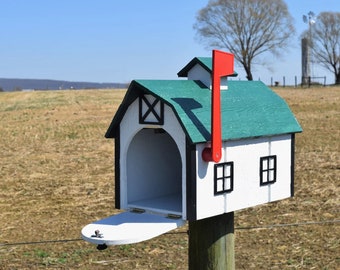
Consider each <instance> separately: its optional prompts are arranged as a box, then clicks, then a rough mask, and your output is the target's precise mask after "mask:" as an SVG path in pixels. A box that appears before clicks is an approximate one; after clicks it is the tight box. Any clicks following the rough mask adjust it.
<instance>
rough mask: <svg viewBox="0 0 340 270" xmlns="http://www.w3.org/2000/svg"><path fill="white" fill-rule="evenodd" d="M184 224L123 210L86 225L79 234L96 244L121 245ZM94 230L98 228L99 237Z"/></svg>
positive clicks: (136, 241)
mask: <svg viewBox="0 0 340 270" xmlns="http://www.w3.org/2000/svg"><path fill="white" fill-rule="evenodd" d="M184 224H185V221H184V220H182V219H170V218H167V217H164V216H160V215H153V214H149V213H131V212H124V213H121V214H117V215H114V216H110V217H108V218H105V219H102V220H99V221H96V222H93V223H91V224H88V225H86V226H85V227H84V228H83V229H82V231H81V235H82V238H83V239H84V240H85V241H88V242H90V243H93V244H97V245H102V244H106V245H108V246H110V245H123V244H132V243H138V242H142V241H145V240H148V239H151V238H154V237H157V236H159V235H161V234H164V233H166V232H168V231H171V230H173V229H176V228H178V227H180V226H182V225H184ZM96 230H99V233H100V234H101V236H102V237H101V238H98V237H94V236H95V231H96Z"/></svg>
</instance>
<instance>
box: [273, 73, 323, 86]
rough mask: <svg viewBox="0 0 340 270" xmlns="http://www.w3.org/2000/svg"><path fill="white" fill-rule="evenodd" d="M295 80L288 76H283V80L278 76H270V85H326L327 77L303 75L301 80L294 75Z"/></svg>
mask: <svg viewBox="0 0 340 270" xmlns="http://www.w3.org/2000/svg"><path fill="white" fill-rule="evenodd" d="M293 79H294V80H293V81H292V79H291V78H287V77H286V76H282V80H281V78H280V79H277V78H275V79H274V78H273V77H271V78H270V86H271V87H273V86H275V87H277V86H282V87H286V86H294V87H308V88H309V87H311V86H324V87H325V86H326V81H327V77H326V76H322V77H316V76H308V77H304V76H302V77H301V80H300V82H299V80H298V76H294V78H293Z"/></svg>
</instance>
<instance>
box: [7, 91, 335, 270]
mask: <svg viewBox="0 0 340 270" xmlns="http://www.w3.org/2000/svg"><path fill="white" fill-rule="evenodd" d="M274 90H275V91H276V92H277V93H278V94H279V95H280V96H282V97H283V98H285V99H286V101H287V102H288V103H289V105H290V107H291V109H292V111H293V112H294V113H295V115H296V117H297V119H298V120H299V122H300V124H301V125H302V127H303V129H304V131H303V133H301V134H298V135H297V136H296V176H295V197H294V198H292V199H288V200H283V201H280V202H276V203H271V204H267V205H263V206H259V207H255V208H251V209H247V210H244V211H239V212H236V213H235V222H236V224H235V227H236V228H237V229H236V231H235V237H236V239H235V253H236V269H340V244H339V240H340V223H339V222H334V221H336V220H337V221H339V220H340V212H339V209H340V203H339V202H340V199H339V194H340V187H339V186H340V179H339V178H340V156H339V152H340V151H339V150H340V149H339V148H340V136H339V135H340V87H325V88H312V89H299V88H298V89H294V88H275V89H274ZM124 94H125V91H123V90H96V91H95V90H84V91H49V92H48V91H46V92H44V91H41V92H15V93H0V120H1V127H0V137H1V144H0V145H1V151H0V162H1V163H0V166H1V170H0V269H4V270H5V269H6V270H7V269H187V268H188V260H187V254H188V236H187V227H184V228H180V229H178V230H176V231H173V232H171V233H169V234H166V235H162V236H160V237H157V238H155V239H152V240H150V241H146V242H142V243H138V244H134V245H125V246H113V247H109V248H108V249H106V250H104V251H98V250H97V249H96V246H95V245H91V244H89V243H86V242H84V241H82V240H80V231H81V228H82V227H83V226H84V225H86V224H88V223H89V222H92V221H94V220H96V219H100V218H103V217H106V216H108V215H111V214H113V213H116V212H117V210H115V209H114V182H113V180H114V168H113V164H114V155H113V145H114V144H113V141H112V140H109V139H105V138H104V134H105V132H106V129H107V128H108V126H109V124H110V122H111V119H112V117H113V115H114V114H115V112H116V110H117V108H118V106H119V104H120V102H121V100H122V98H123V96H124ZM329 221H332V222H329ZM306 222H314V223H313V224H306ZM315 222H318V223H315ZM296 223H301V225H294V226H282V227H273V226H269V227H267V225H271V224H296ZM249 227H257V228H249ZM242 228H247V229H242Z"/></svg>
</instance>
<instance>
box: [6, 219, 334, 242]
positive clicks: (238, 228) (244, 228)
mask: <svg viewBox="0 0 340 270" xmlns="http://www.w3.org/2000/svg"><path fill="white" fill-rule="evenodd" d="M336 223H340V219H335V220H324V221H306V222H296V223H282V224H269V225H261V226H247V227H236V228H235V230H257V229H272V228H282V227H295V226H306V225H330V224H336ZM183 233H185V234H186V233H187V231H180V232H169V233H165V234H183ZM82 240H83V239H82V238H74V239H60V240H42V241H30V242H16V243H3V244H1V243H0V248H1V247H8V246H22V245H39V244H56V243H67V242H77V241H82Z"/></svg>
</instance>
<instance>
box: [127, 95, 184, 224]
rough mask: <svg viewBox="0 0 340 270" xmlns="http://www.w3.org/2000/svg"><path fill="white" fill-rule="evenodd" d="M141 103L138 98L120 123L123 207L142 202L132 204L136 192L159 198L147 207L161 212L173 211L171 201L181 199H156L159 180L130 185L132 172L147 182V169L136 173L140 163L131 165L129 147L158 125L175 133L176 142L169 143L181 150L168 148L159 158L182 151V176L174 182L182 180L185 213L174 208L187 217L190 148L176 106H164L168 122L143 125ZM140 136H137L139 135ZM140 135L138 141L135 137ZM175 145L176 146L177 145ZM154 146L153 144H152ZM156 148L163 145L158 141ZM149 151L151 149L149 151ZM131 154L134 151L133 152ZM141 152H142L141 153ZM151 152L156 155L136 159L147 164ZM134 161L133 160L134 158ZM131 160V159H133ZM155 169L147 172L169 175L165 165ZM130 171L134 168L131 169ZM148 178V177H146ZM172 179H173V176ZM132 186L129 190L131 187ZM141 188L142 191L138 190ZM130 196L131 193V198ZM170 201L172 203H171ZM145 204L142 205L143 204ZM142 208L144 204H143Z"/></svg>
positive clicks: (140, 194)
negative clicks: (187, 146) (187, 178)
mask: <svg viewBox="0 0 340 270" xmlns="http://www.w3.org/2000/svg"><path fill="white" fill-rule="evenodd" d="M138 106H139V102H138V99H137V100H135V101H134V102H133V103H132V104H131V105H130V106H129V108H128V109H127V111H126V113H125V115H124V118H123V119H122V121H121V124H120V170H121V171H120V177H121V179H120V181H121V187H120V197H121V208H122V209H129V208H130V207H138V206H139V205H138V204H137V205H131V204H130V202H131V201H134V198H132V196H134V194H136V196H138V198H136V199H137V200H138V199H142V197H143V194H142V193H143V192H144V195H145V196H146V197H147V196H148V195H150V196H151V197H152V198H155V199H154V201H153V202H148V203H149V205H151V204H153V206H150V207H148V209H147V210H151V211H156V212H161V213H165V214H167V213H169V209H172V207H171V204H172V203H176V204H177V203H178V202H174V198H172V201H171V200H168V201H165V200H162V198H159V199H160V200H158V201H157V200H156V197H157V194H156V193H157V189H158V188H159V186H157V183H154V184H152V183H151V182H150V181H149V183H147V182H146V183H145V185H144V186H143V185H141V186H139V187H138V186H134V185H129V184H128V174H129V175H134V176H135V177H138V175H139V176H140V179H139V180H140V181H144V180H145V179H146V178H145V175H144V172H138V171H134V172H132V171H131V170H137V169H136V167H137V166H135V167H134V166H133V164H127V163H128V160H127V157H128V151H129V148H130V146H131V143H132V142H133V144H134V145H135V144H136V143H138V140H139V141H140V142H141V143H143V139H140V138H138V136H139V134H140V131H141V130H142V129H143V128H150V129H156V128H162V129H164V130H165V131H166V132H167V133H168V135H169V136H171V138H172V139H173V141H174V142H175V144H172V143H169V146H170V145H172V147H177V149H169V150H167V149H165V148H164V153H163V156H158V158H160V159H161V158H164V159H167V158H169V157H168V156H167V155H169V153H171V152H172V153H175V152H179V154H180V161H178V162H179V163H181V164H180V165H179V166H181V169H180V173H179V174H180V175H179V177H178V179H173V181H174V185H178V182H179V183H180V185H181V194H180V195H181V196H179V197H178V198H177V199H178V200H180V204H181V212H180V213H178V211H170V212H173V213H175V214H180V215H182V218H183V219H186V181H185V179H186V178H185V176H186V168H185V164H186V162H185V160H186V158H185V156H186V154H185V153H186V152H185V151H186V149H185V141H186V139H185V134H184V132H183V130H182V128H181V126H180V125H179V123H178V121H177V118H176V116H175V114H174V113H173V111H172V109H171V108H170V107H169V106H167V105H164V125H162V126H157V125H150V124H148V125H146V124H139V107H138ZM136 135H137V136H136ZM135 138H136V140H134V139H135ZM174 145H175V146H174ZM133 147H134V149H136V150H137V147H136V146H133ZM151 147H152V145H151ZM154 147H160V145H157V143H155V144H154ZM142 148H143V146H141V149H142ZM152 150H153V149H150V152H152ZM145 151H147V149H146V150H145ZM130 154H131V152H130ZM140 154H141V153H138V155H140ZM148 154H152V153H148V152H146V153H145V156H144V159H143V155H142V156H141V157H140V158H134V160H139V162H141V163H145V162H149V159H148V156H147V155H148ZM158 155H160V153H158ZM132 160H133V159H132ZM169 160H170V161H169V165H170V166H171V164H174V162H171V157H170V159H169ZM130 163H131V162H130ZM138 168H139V169H141V166H138ZM147 168H150V166H148V167H147ZM152 169H153V170H155V171H154V172H145V174H148V175H149V176H150V177H151V176H152V175H153V174H154V175H162V174H163V176H164V177H167V175H165V174H164V167H162V166H157V164H156V165H155V166H152ZM128 170H130V171H129V172H128ZM143 178H144V180H143ZM155 181H157V180H156V179H155V180H154V182H155ZM170 181H171V179H170ZM162 185H171V183H170V182H167V183H166V182H163V184H162ZM141 187H142V188H143V189H144V191H141V190H140V188H141ZM128 188H129V190H128ZM133 188H136V190H131V189H133ZM137 189H138V190H137ZM165 189H166V188H162V191H161V192H160V194H159V195H160V196H163V195H164V190H165ZM128 196H130V197H129V198H128ZM169 204H170V205H169ZM163 206H164V209H162V207H163ZM140 207H141V206H140ZM141 208H142V207H141Z"/></svg>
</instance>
